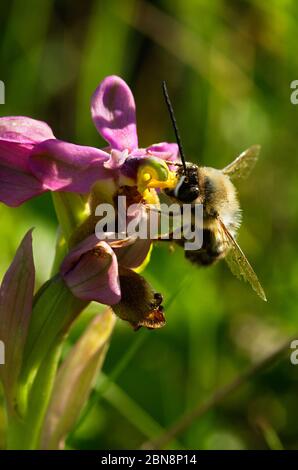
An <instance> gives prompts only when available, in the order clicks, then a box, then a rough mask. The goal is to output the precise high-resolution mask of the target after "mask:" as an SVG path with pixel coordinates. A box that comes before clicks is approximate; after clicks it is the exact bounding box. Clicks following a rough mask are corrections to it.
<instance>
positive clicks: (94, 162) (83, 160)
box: [30, 139, 112, 193]
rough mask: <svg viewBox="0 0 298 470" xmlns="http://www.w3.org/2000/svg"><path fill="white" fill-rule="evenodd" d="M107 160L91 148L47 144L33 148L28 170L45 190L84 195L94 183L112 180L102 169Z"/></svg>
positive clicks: (59, 141)
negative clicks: (107, 179)
mask: <svg viewBox="0 0 298 470" xmlns="http://www.w3.org/2000/svg"><path fill="white" fill-rule="evenodd" d="M109 158H110V155H109V154H108V153H106V152H104V151H103V150H99V149H96V148H93V147H85V146H81V145H75V144H70V143H68V142H63V141H61V140H57V139H55V140H47V141H45V142H42V143H41V144H38V145H37V146H36V147H35V148H34V151H33V152H32V155H31V156H30V168H31V171H32V173H33V174H34V175H35V176H36V178H38V179H39V180H40V181H41V182H42V184H43V187H44V188H45V189H49V190H51V191H59V190H60V191H61V190H62V191H68V192H78V193H87V192H89V191H90V189H91V187H92V185H93V184H94V183H95V182H96V181H99V180H102V179H106V178H111V177H112V171H111V170H108V169H106V168H104V162H106V161H107V160H108V159H109Z"/></svg>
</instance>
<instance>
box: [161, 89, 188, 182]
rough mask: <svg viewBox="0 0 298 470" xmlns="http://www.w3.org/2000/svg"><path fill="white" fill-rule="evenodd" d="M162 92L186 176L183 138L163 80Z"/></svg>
mask: <svg viewBox="0 0 298 470" xmlns="http://www.w3.org/2000/svg"><path fill="white" fill-rule="evenodd" d="M162 91H163V95H164V98H165V102H166V105H167V107H168V111H169V114H170V118H171V121H172V124H173V128H174V132H175V136H176V141H177V144H178V147H179V153H180V157H181V161H182V165H183V169H184V174H185V175H186V163H185V155H184V150H183V147H182V143H181V138H180V135H179V131H178V126H177V122H176V118H175V114H174V110H173V106H172V103H171V100H170V97H169V93H168V89H167V84H166V82H165V80H163V82H162Z"/></svg>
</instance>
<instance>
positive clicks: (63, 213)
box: [52, 192, 90, 241]
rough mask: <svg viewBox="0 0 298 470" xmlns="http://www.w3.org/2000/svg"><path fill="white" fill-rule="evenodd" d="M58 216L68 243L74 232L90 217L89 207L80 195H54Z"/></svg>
mask: <svg viewBox="0 0 298 470" xmlns="http://www.w3.org/2000/svg"><path fill="white" fill-rule="evenodd" d="M52 198H53V203H54V207H55V211H56V215H57V218H58V221H59V225H60V227H61V230H62V233H63V236H64V237H65V240H66V241H68V240H69V239H70V237H71V235H72V234H73V232H74V230H75V229H76V228H77V227H78V226H79V225H81V223H82V222H84V220H86V218H87V217H88V216H89V215H90V212H89V206H88V205H87V204H86V203H85V202H84V200H83V199H82V197H81V196H80V195H79V194H73V193H63V192H61V193H58V192H56V193H52Z"/></svg>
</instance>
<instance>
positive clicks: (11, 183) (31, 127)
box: [0, 116, 54, 207]
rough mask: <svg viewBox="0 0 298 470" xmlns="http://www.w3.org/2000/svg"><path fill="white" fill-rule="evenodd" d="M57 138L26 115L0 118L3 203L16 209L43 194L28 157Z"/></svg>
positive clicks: (0, 165)
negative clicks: (42, 145) (34, 149)
mask: <svg viewBox="0 0 298 470" xmlns="http://www.w3.org/2000/svg"><path fill="white" fill-rule="evenodd" d="M52 138H54V135H53V132H52V130H51V129H50V127H49V126H48V125H47V124H46V123H44V122H41V121H36V120H35V119H31V118H28V117H24V116H10V117H3V118H0V201H2V202H4V203H5V204H7V205H9V206H13V207H16V206H18V205H20V204H22V203H23V202H25V201H27V200H28V199H31V198H32V197H34V196H37V195H38V194H41V193H42V192H43V191H44V188H43V186H42V184H41V182H40V181H38V180H37V179H36V178H35V177H34V176H33V175H32V174H31V170H30V167H29V156H30V153H31V151H32V149H33V148H34V145H35V144H36V143H38V142H42V141H44V140H46V139H52Z"/></svg>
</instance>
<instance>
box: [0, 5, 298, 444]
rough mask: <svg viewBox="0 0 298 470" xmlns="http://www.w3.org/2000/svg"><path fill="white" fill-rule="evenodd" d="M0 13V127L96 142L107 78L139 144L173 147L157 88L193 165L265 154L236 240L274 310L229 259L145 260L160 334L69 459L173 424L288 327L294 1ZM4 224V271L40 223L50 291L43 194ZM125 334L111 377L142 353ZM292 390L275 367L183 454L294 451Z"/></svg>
mask: <svg viewBox="0 0 298 470" xmlns="http://www.w3.org/2000/svg"><path fill="white" fill-rule="evenodd" d="M1 12H2V14H1V17H0V37H1V41H0V44H1V46H0V79H1V80H3V81H4V82H5V84H6V104H5V105H2V106H1V108H0V112H1V115H10V114H16V115H18V114H19V115H30V116H32V117H35V118H37V119H42V120H45V121H47V122H49V123H50V125H51V126H52V127H53V129H54V132H55V135H56V136H57V137H59V138H62V139H65V140H70V141H74V142H80V143H83V144H88V145H94V146H102V145H103V141H102V139H101V138H100V137H99V136H98V134H97V133H96V130H95V128H94V126H93V124H92V121H91V118H90V97H91V94H92V92H93V91H94V89H95V87H96V86H97V84H98V82H99V81H100V80H101V79H102V78H103V77H104V76H105V75H107V74H112V73H113V74H119V75H121V76H122V77H123V78H125V79H126V80H127V82H128V83H129V84H130V86H131V88H132V89H133V91H134V94H135V98H136V102H137V117H138V130H139V139H140V143H141V145H144V146H145V145H147V144H151V143H153V142H158V141H162V140H172V139H173V133H172V130H171V126H170V121H169V118H168V115H167V112H166V108H165V105H164V102H163V99H162V95H161V90H160V82H161V80H162V79H166V80H167V82H168V87H169V89H170V92H171V97H172V101H173V102H174V105H175V110H176V115H177V120H178V123H179V126H180V132H181V135H182V137H183V141H184V147H185V149H186V151H187V155H189V157H188V158H189V160H192V161H194V162H200V163H202V164H206V165H210V166H214V167H219V168H220V167H223V166H225V165H226V164H227V163H228V162H230V161H231V160H232V159H233V158H234V157H235V156H236V155H237V154H238V153H240V152H241V151H242V150H243V149H245V148H246V147H248V146H250V145H252V144H254V143H260V144H261V145H262V153H261V158H260V161H259V163H258V165H257V167H256V169H255V171H254V173H253V174H252V175H251V177H250V179H249V180H247V181H245V182H241V184H239V185H238V187H239V193H240V199H241V204H242V208H243V219H244V221H243V226H242V228H241V230H240V236H239V240H240V243H241V246H242V248H243V250H244V251H245V253H246V254H247V256H248V258H249V259H250V260H251V263H252V265H253V266H254V267H255V270H256V272H257V273H258V275H259V277H260V279H261V281H262V284H263V285H264V288H265V291H266V293H267V296H268V299H269V302H268V304H266V305H265V304H263V303H262V302H261V301H260V300H259V299H258V298H257V297H256V296H255V295H254V293H253V292H252V291H251V290H250V288H249V287H248V286H247V285H245V284H244V283H240V282H239V281H238V280H237V279H235V278H233V276H232V275H231V274H230V272H229V271H228V269H227V268H226V266H225V265H224V263H219V264H218V265H216V266H214V267H213V268H210V269H208V270H199V269H196V268H194V267H193V266H191V265H189V264H188V263H187V261H186V260H184V257H183V253H182V252H181V251H180V250H179V249H177V250H176V251H175V252H174V253H170V252H169V250H168V247H167V246H166V245H162V244H161V245H159V246H157V247H156V248H155V250H154V251H153V255H152V262H151V263H150V265H149V266H148V268H147V270H146V273H145V275H146V277H147V278H148V279H149V280H150V281H151V282H152V284H153V285H154V286H155V288H156V289H157V290H160V291H161V292H163V293H164V296H165V299H166V300H167V299H170V298H171V296H173V293H175V292H176V289H177V287H178V286H180V285H181V284H182V286H183V288H182V290H181V291H180V292H178V293H177V295H176V297H175V298H174V300H173V302H172V303H171V304H170V305H168V308H167V311H166V315H167V326H166V327H165V328H164V329H163V330H160V331H155V332H148V334H146V341H144V342H141V344H140V346H139V347H138V348H137V350H136V351H135V353H134V354H133V355H132V356H131V357H130V358H129V359H130V360H129V361H127V363H125V367H124V368H123V369H122V370H121V373H119V374H118V375H117V377H116V379H115V381H116V383H115V384H114V385H113V387H115V388H114V390H116V391H117V393H118V394H117V393H116V395H114V396H113V397H114V398H113V399H110V400H108V402H107V401H106V400H105V401H99V402H98V403H96V405H95V406H94V407H93V408H92V413H89V415H88V417H87V419H86V420H85V421H84V423H83V426H81V427H80V428H79V429H78V430H77V432H75V433H74V434H73V435H72V436H71V439H70V440H69V446H70V447H75V448H118V449H119V448H134V447H137V446H139V445H141V443H142V442H143V441H144V439H145V438H146V437H147V436H148V435H149V434H150V433H154V431H155V429H157V428H154V427H151V425H150V423H149V424H148V421H146V419H145V420H142V418H141V417H140V416H149V417H150V420H152V422H154V423H155V425H156V426H157V427H158V429H160V428H166V427H168V426H169V425H170V423H171V422H173V421H175V420H176V418H177V417H178V416H179V415H180V414H182V413H183V412H184V411H185V410H186V409H191V408H192V406H194V404H195V403H197V402H199V401H203V400H204V399H205V398H206V397H208V396H209V394H210V393H211V392H212V391H213V390H214V389H216V388H217V387H218V386H219V385H220V384H221V383H223V382H227V381H228V380H229V379H231V378H232V377H233V376H234V375H235V374H237V373H238V372H240V371H241V370H242V369H243V368H244V367H246V365H248V364H249V363H251V362H252V361H255V360H256V359H259V358H260V357H262V355H264V354H265V353H266V352H268V351H269V350H270V348H272V347H273V346H274V345H275V344H276V341H278V340H279V339H280V338H282V337H285V336H286V335H288V334H291V333H293V331H295V330H296V328H297V307H296V306H297V300H298V299H297V284H298V258H297V248H296V238H297V237H296V234H297V232H298V218H297V209H298V203H297V201H298V190H297V188H298V173H297V171H296V169H297V163H296V154H297V145H298V134H297V125H298V124H297V123H298V108H297V107H295V106H294V105H292V104H291V102H290V92H291V90H290V83H291V81H292V80H294V79H297V70H298V58H297V53H296V43H297V27H298V4H297V2H295V0H273V1H272V2H270V3H269V2H267V3H266V2H259V1H256V0H240V1H239V0H229V1H228V0H212V1H207V0H188V1H185V2H177V1H176V2H172V1H169V0H159V1H151V2H143V1H139V0H135V1H129V0H123V1H121V2H117V1H115V0H112V1H111V0H109V1H108V0H93V1H90V2H88V3H85V2H71V1H70V0H60V1H58V0H57V1H51V0H40V1H37V0H29V1H28V2H26V3H25V2H21V1H20V0H14V1H12V2H10V3H8V2H5V4H3V5H1ZM0 217H1V230H0V243H1V258H0V271H1V274H2V273H3V272H4V270H5V269H6V267H7V266H8V264H9V262H10V260H11V259H12V256H13V253H14V251H15V249H16V247H17V245H18V243H19V241H20V239H21V238H22V236H23V234H24V232H25V231H26V230H27V229H28V228H29V227H31V226H35V227H36V230H35V232H34V249H35V262H36V265H37V267H38V272H39V278H38V282H39V283H40V282H42V281H43V280H45V279H46V277H47V275H48V272H49V269H50V263H51V250H50V248H49V247H53V246H54V239H55V224H56V221H55V217H54V213H53V210H52V208H51V201H50V198H49V197H48V196H47V195H46V196H43V197H42V198H39V199H37V200H35V201H31V202H29V203H27V204H26V205H24V206H22V207H21V208H19V209H16V210H15V209H8V208H5V207H4V206H3V205H1V207H0ZM185 279H186V281H185ZM86 318H89V317H88V315H87V317H86ZM85 321H86V319H85V320H84V319H83V320H82V321H81V323H79V324H78V325H77V326H76V328H77V329H76V331H75V332H74V333H73V336H71V337H70V340H71V341H72V340H74V339H75V337H77V335H78V334H79V332H80V329H81V328H83V327H84V325H85ZM143 333H144V332H141V334H143ZM136 335H138V333H134V332H132V331H131V330H130V328H129V327H128V326H127V325H126V324H122V323H120V322H119V323H118V326H117V328H116V332H115V335H114V338H113V340H112V344H111V348H110V351H109V354H108V357H107V362H106V364H105V368H104V370H105V374H106V375H107V377H110V374H112V372H113V371H115V368H117V364H119V361H120V362H121V360H122V358H123V357H125V354H126V353H127V351H130V350H131V348H133V345H134V344H135V341H139V340H138V339H136ZM112 377H113V375H112ZM297 389H298V375H297V369H296V368H295V367H294V366H292V365H291V364H290V362H289V361H283V362H282V363H280V364H279V365H278V366H276V367H274V368H273V369H270V370H269V371H268V372H266V373H265V374H262V375H261V376H258V377H256V378H255V379H254V380H253V381H251V382H250V383H249V384H247V386H246V387H245V388H244V389H242V390H241V391H239V392H238V393H237V394H236V395H235V396H233V397H231V398H230V399H228V400H226V401H225V402H224V403H223V404H222V405H221V406H219V407H218V408H217V409H216V410H214V411H212V412H210V413H208V414H207V415H206V416H204V417H203V418H202V419H201V420H200V421H198V422H195V423H193V425H192V427H191V429H190V430H189V431H188V432H186V433H185V434H184V435H183V436H181V443H182V445H183V446H185V447H186V448H198V449H208V448H217V449H221V448H268V447H270V446H271V447H272V446H279V445H282V446H283V447H284V448H298V429H297V420H298V410H297V406H296V397H297ZM107 393H108V389H107ZM117 397H118V398H117ZM119 397H120V401H119ZM121 397H125V400H128V401H129V402H130V403H133V407H134V409H138V410H139V411H140V414H137V415H135V416H137V418H136V419H133V417H132V416H128V415H127V414H126V415H125V413H124V412H125V407H126V405H125V403H127V402H125V400H124V402H121ZM121 407H122V408H121ZM126 411H127V410H126ZM139 419H140V422H138V420H139ZM150 422H151V421H150ZM260 422H261V423H265V424H266V428H264V427H263V431H262V430H260V426H259V425H258V423H260ZM1 423H3V416H2V414H1V413H0V424H1ZM146 423H147V424H146ZM156 432H157V431H156ZM0 439H2V432H1V426H0Z"/></svg>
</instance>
